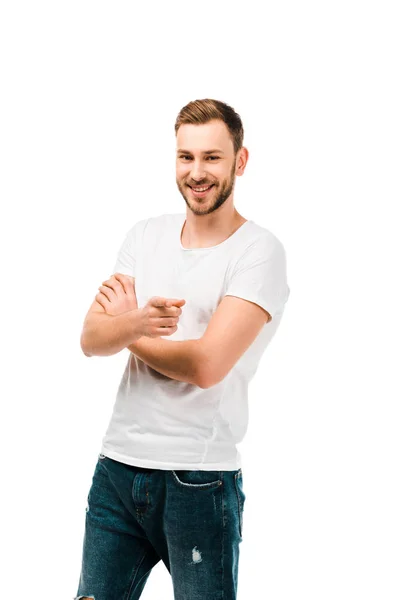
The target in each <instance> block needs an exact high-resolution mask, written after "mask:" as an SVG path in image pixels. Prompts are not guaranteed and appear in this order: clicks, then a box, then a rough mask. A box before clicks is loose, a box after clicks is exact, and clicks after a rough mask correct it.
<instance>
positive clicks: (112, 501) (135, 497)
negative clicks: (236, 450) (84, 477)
mask: <svg viewBox="0 0 400 600" xmlns="http://www.w3.org/2000/svg"><path fill="white" fill-rule="evenodd" d="M245 498H246V496H245V494H244V491H243V475H242V469H238V470H237V471H189V470H187V471H182V470H176V471H173V470H171V471H167V470H160V469H148V468H143V467H136V466H131V465H127V464H125V463H121V462H119V461H116V460H114V459H111V458H109V457H107V456H104V455H103V454H100V455H99V457H98V460H97V464H96V468H95V470H94V475H93V479H92V485H91V487H90V490H89V495H88V499H87V501H88V507H87V509H86V520H85V534H84V539H83V552H82V568H81V574H80V578H79V586H78V592H77V596H76V597H75V600H77V599H78V598H80V597H81V596H83V597H85V596H88V597H93V598H94V599H95V600H137V598H140V595H141V593H142V591H143V588H144V586H145V583H146V581H147V579H148V577H149V575H150V572H151V570H152V568H153V567H154V565H156V564H157V563H158V562H159V561H160V559H162V561H163V562H164V564H165V566H166V567H167V569H168V571H169V573H170V575H171V577H172V584H173V590H174V598H175V600H217V599H218V600H220V599H222V598H223V600H236V595H237V580H238V565H239V544H240V543H241V541H242V528H243V506H244V502H245Z"/></svg>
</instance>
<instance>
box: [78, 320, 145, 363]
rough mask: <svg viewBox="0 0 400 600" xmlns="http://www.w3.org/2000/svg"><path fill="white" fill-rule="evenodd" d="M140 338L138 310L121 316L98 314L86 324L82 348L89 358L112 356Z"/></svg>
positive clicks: (82, 337) (82, 336)
mask: <svg viewBox="0 0 400 600" xmlns="http://www.w3.org/2000/svg"><path fill="white" fill-rule="evenodd" d="M140 336H141V333H139V318H138V310H130V311H127V312H125V313H121V314H119V315H109V314H107V313H96V314H95V315H93V316H92V317H91V318H90V320H89V321H88V322H87V323H85V324H84V327H83V331H82V335H81V348H82V350H83V352H84V353H85V354H86V355H87V356H111V355H113V354H117V353H118V352H120V351H121V350H123V349H124V348H126V347H127V346H128V345H129V344H131V343H133V342H135V341H136V340H137V339H138V338H139V337H140Z"/></svg>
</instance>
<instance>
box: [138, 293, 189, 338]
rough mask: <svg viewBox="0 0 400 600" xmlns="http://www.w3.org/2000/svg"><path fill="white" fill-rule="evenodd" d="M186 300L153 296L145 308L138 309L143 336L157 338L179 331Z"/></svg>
mask: <svg viewBox="0 0 400 600" xmlns="http://www.w3.org/2000/svg"><path fill="white" fill-rule="evenodd" d="M185 303H186V300H183V299H179V298H164V297H162V296H153V297H152V298H150V300H148V302H147V304H146V305H145V306H143V308H139V309H138V313H139V323H140V324H139V330H140V333H141V335H145V336H147V337H150V338H157V337H161V336H165V335H172V334H173V333H175V331H176V330H177V329H178V321H179V317H180V315H181V314H182V309H181V308H180V307H181V306H183V305H184V304H185Z"/></svg>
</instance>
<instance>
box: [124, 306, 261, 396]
mask: <svg viewBox="0 0 400 600" xmlns="http://www.w3.org/2000/svg"><path fill="white" fill-rule="evenodd" d="M269 320H270V315H269V313H268V312H267V311H266V310H264V309H263V308H261V307H260V306H259V305H258V304H255V303H253V302H250V301H248V300H244V299H243V298H238V297H236V296H225V297H224V298H223V299H222V301H221V302H220V304H219V305H218V308H217V310H216V311H215V313H214V314H213V316H212V317H211V319H210V322H209V323H208V326H207V329H206V331H205V332H204V334H203V336H202V337H201V338H199V339H196V340H183V341H173V340H164V339H160V338H148V337H141V338H139V339H138V340H136V341H135V342H134V343H133V344H130V345H129V346H128V350H130V351H131V352H133V354H135V355H136V356H137V357H138V358H140V359H141V360H142V361H143V362H145V363H146V364H147V365H148V366H149V367H151V368H153V369H155V370H156V371H158V372H159V373H162V374H163V375H166V376H167V377H170V378H172V379H177V380H178V381H186V382H188V383H193V384H195V385H197V386H199V387H201V388H208V387H211V386H213V385H216V384H217V383H219V382H220V381H222V379H224V378H225V377H226V375H227V374H228V373H229V371H230V370H231V369H232V368H233V367H234V365H235V364H236V362H237V361H238V360H239V358H240V357H241V356H242V355H243V354H244V352H245V351H246V350H247V349H248V348H249V346H250V345H251V344H252V343H253V341H254V340H255V338H256V337H257V335H258V334H259V333H260V331H261V329H262V328H263V327H264V325H265V323H266V322H268V321H269Z"/></svg>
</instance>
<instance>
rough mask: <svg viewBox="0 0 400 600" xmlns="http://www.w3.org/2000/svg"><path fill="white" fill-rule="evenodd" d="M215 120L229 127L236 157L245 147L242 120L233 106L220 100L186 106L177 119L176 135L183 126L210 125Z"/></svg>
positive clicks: (207, 99)
mask: <svg viewBox="0 0 400 600" xmlns="http://www.w3.org/2000/svg"><path fill="white" fill-rule="evenodd" d="M213 119H220V120H221V121H223V122H224V123H225V125H226V126H227V128H228V130H229V133H230V136H231V139H232V142H233V151H234V154H235V156H236V154H237V153H238V151H239V150H240V148H241V147H242V146H243V135H244V130H243V124H242V120H241V118H240V116H239V115H238V114H237V112H235V111H234V110H233V108H232V107H231V106H229V105H228V104H225V102H221V101H220V100H212V99H211V98H205V99H203V100H193V101H192V102H189V104H186V106H184V107H183V108H181V110H180V111H179V114H178V116H177V118H176V121H175V135H176V134H177V133H178V129H179V127H180V126H181V125H186V124H202V123H208V122H209V121H212V120H213Z"/></svg>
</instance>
